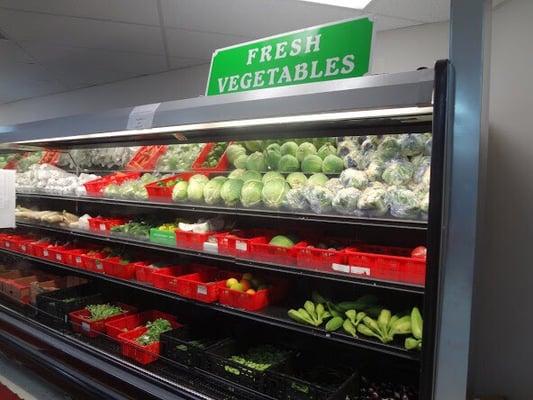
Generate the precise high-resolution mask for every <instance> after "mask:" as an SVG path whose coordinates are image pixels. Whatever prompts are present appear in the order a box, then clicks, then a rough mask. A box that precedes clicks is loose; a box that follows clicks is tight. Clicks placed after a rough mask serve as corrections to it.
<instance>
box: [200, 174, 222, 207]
mask: <svg viewBox="0 0 533 400" xmlns="http://www.w3.org/2000/svg"><path fill="white" fill-rule="evenodd" d="M225 181H226V178H225V177H222V176H217V177H216V178H213V179H211V180H210V181H209V182H207V183H206V185H205V186H204V200H205V202H206V203H207V204H209V205H214V204H217V203H218V202H219V201H220V200H221V197H220V190H221V189H222V185H223V184H224V182H225Z"/></svg>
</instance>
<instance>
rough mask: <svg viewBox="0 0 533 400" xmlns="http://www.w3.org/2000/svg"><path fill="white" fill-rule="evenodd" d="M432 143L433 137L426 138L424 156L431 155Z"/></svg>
mask: <svg viewBox="0 0 533 400" xmlns="http://www.w3.org/2000/svg"><path fill="white" fill-rule="evenodd" d="M432 145H433V139H432V138H431V137H430V138H428V139H426V142H425V143H424V155H425V156H430V155H431V149H432Z"/></svg>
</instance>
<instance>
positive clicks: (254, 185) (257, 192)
mask: <svg viewBox="0 0 533 400" xmlns="http://www.w3.org/2000/svg"><path fill="white" fill-rule="evenodd" d="M262 190H263V183H262V182H261V181H260V180H249V181H246V182H245V183H244V185H242V189H241V203H242V205H243V206H244V207H257V206H259V205H260V204H261V199H262V198H261V192H262Z"/></svg>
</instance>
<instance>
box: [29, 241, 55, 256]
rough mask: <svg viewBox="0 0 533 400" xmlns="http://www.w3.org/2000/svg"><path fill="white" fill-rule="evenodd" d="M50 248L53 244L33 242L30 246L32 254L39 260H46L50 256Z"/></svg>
mask: <svg viewBox="0 0 533 400" xmlns="http://www.w3.org/2000/svg"><path fill="white" fill-rule="evenodd" d="M50 246H52V243H50V242H31V243H30V244H28V247H29V252H30V254H31V255H32V256H34V257H39V258H46V257H47V256H48V248H49V247H50ZM45 250H46V256H45Z"/></svg>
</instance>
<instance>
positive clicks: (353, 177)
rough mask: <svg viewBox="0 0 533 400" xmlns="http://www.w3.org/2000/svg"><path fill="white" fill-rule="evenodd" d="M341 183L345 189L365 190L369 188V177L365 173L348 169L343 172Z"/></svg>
mask: <svg viewBox="0 0 533 400" xmlns="http://www.w3.org/2000/svg"><path fill="white" fill-rule="evenodd" d="M340 181H341V183H342V185H343V186H344V187H354V188H356V189H359V190H363V189H364V188H366V187H367V186H368V177H367V176H366V172H365V171H359V170H357V169H355V168H348V169H345V170H344V171H342V173H341V176H340Z"/></svg>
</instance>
